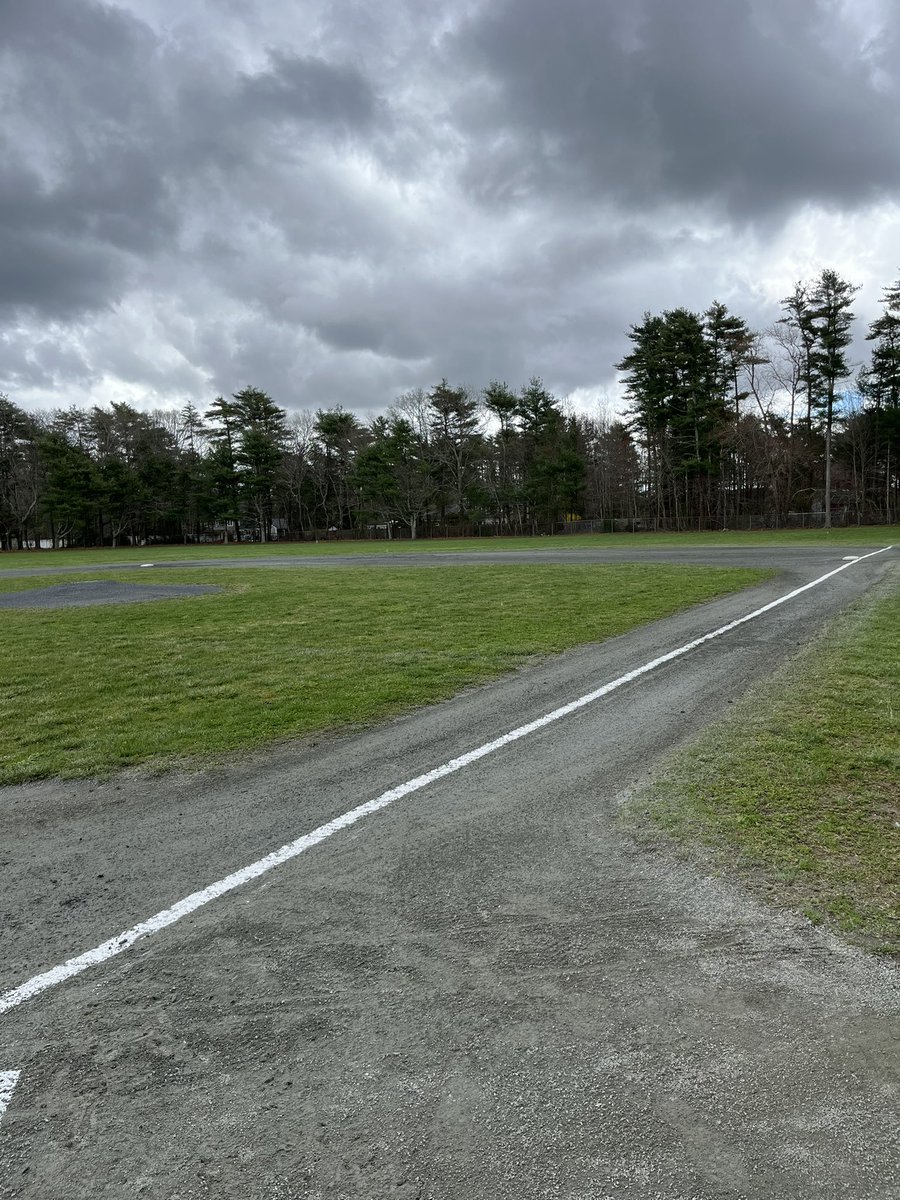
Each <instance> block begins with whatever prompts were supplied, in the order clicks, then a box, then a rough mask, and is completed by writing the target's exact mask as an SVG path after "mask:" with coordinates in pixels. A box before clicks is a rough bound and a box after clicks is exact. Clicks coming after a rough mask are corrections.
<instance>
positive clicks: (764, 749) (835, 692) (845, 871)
mask: <svg viewBox="0 0 900 1200" xmlns="http://www.w3.org/2000/svg"><path fill="white" fill-rule="evenodd" d="M891 579H892V582H888V583H887V584H886V585H883V587H882V588H881V589H879V594H878V595H877V596H876V598H875V599H870V600H868V601H867V602H864V603H862V604H860V605H859V606H858V607H856V608H855V609H853V610H851V611H850V612H848V613H846V614H844V615H843V616H842V617H841V618H839V619H838V620H837V621H836V622H835V623H834V625H833V626H832V627H831V629H830V630H829V631H828V632H827V633H826V635H824V636H823V637H822V638H821V639H820V640H818V641H817V642H816V643H815V644H814V645H812V646H810V647H809V648H808V649H807V650H805V651H804V652H803V653H802V654H801V656H800V657H799V658H798V659H797V660H795V661H794V662H793V663H791V664H789V665H788V666H787V667H786V668H784V669H783V670H781V671H780V672H779V673H778V675H777V676H776V677H775V678H774V679H773V680H770V681H768V682H767V683H766V684H763V685H762V686H760V687H759V688H757V689H755V690H754V691H753V692H752V693H751V694H750V695H748V696H747V697H746V699H744V700H743V701H742V702H741V704H740V705H739V706H736V707H735V711H734V713H733V715H731V716H730V717H729V719H728V720H727V721H726V722H723V723H722V724H720V725H718V726H716V727H714V728H712V729H711V730H709V731H708V732H707V733H706V734H705V735H704V736H703V737H702V738H701V739H700V740H699V741H698V742H697V743H695V744H694V745H692V746H691V747H690V748H689V749H688V750H687V751H685V752H683V753H682V754H681V755H679V756H678V758H677V759H676V760H675V762H674V764H673V767H672V770H671V772H670V774H669V775H668V776H667V777H666V778H665V779H663V780H662V781H661V782H660V783H659V784H658V785H656V786H655V787H654V788H653V789H652V790H651V792H650V793H649V795H648V796H645V797H643V798H641V800H640V801H639V802H638V805H637V811H636V813H635V814H632V815H634V816H637V818H638V819H639V820H644V819H646V818H648V817H649V818H650V819H652V820H653V821H655V822H656V823H658V825H660V826H661V827H662V828H663V829H664V830H665V831H667V833H668V834H669V835H670V836H671V837H673V838H674V839H676V841H677V842H679V843H681V844H682V845H685V846H691V845H696V844H697V843H700V844H702V845H703V846H705V847H707V848H708V851H709V854H710V856H711V861H712V863H714V864H718V866H719V867H720V868H721V867H724V868H726V869H727V870H728V871H729V873H731V872H732V871H735V870H736V871H738V872H739V873H742V874H743V875H744V876H745V878H746V879H747V880H748V881H749V882H750V883H751V886H760V887H761V888H762V890H763V893H764V895H765V896H766V898H767V899H768V900H774V901H776V902H780V903H783V904H786V905H788V906H790V907H793V908H795V909H797V910H799V911H802V912H805V913H806V914H807V915H808V916H809V917H810V918H811V919H813V920H815V921H820V920H822V921H826V922H828V923H829V924H832V925H834V926H835V927H837V928H839V929H840V930H842V931H843V932H845V933H848V934H850V935H851V936H852V937H853V938H855V939H857V940H859V941H861V942H863V943H864V944H866V945H868V946H870V947H873V948H875V949H880V950H882V951H884V952H887V953H891V954H894V955H900V689H898V681H900V578H898V574H897V572H896V571H895V572H894V573H893V575H892V577H891Z"/></svg>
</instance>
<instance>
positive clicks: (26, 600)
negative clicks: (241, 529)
mask: <svg viewBox="0 0 900 1200" xmlns="http://www.w3.org/2000/svg"><path fill="white" fill-rule="evenodd" d="M221 590H222V589H221V588H218V587H211V586H206V585H205V584H203V585H201V584H175V583H147V584H144V583H115V582H113V581H112V580H110V579H89V580H85V581H84V582H83V583H57V584H53V585H52V586H51V587H44V588H32V589H30V590H29V591H26V592H7V593H6V594H3V593H0V608H86V607H88V606H89V605H93V604H138V603H143V602H144V601H147V600H171V599H174V598H175V597H176V596H203V595H205V594H207V593H208V592H220V591H221Z"/></svg>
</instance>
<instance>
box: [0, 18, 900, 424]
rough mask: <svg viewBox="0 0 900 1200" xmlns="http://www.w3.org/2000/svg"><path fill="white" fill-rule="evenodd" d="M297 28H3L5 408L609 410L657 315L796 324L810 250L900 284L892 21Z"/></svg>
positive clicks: (412, 23) (403, 23)
mask: <svg viewBox="0 0 900 1200" xmlns="http://www.w3.org/2000/svg"><path fill="white" fill-rule="evenodd" d="M271 9H272V6H267V5H263V4H261V3H256V4H254V3H250V2H248V3H247V4H246V5H244V6H242V7H241V10H232V9H228V10H227V19H226V15H223V14H222V13H221V12H220V9H219V6H214V5H206V4H204V3H202V2H201V0H196V2H194V3H187V4H186V5H184V6H183V12H182V14H181V17H180V19H179V21H177V22H174V21H172V20H171V19H170V18H169V9H168V6H165V5H160V6H155V5H154V4H152V3H149V2H148V3H146V4H142V3H140V2H139V0H132V2H131V3H128V4H126V3H124V2H123V3H121V4H115V3H113V4H97V3H91V2H87V0H35V3H33V4H29V5H21V4H18V3H12V2H10V0H4V2H3V3H2V4H0V19H2V28H3V31H4V38H3V44H2V48H0V102H2V111H3V123H2V126H0V139H2V158H0V317H2V320H3V322H4V324H3V327H2V330H0V347H2V349H3V350H4V351H5V352H4V354H3V355H2V356H0V390H5V391H8V392H9V394H10V395H11V396H12V397H13V398H14V399H16V400H18V401H19V402H20V403H23V402H24V403H27V404H31V405H34V406H41V407H52V406H56V405H61V404H66V403H68V402H70V401H71V399H72V398H73V397H75V398H78V399H79V400H81V401H84V400H85V399H88V400H89V399H94V398H96V399H98V400H99V399H109V398H115V396H116V395H117V394H119V393H118V391H117V389H120V390H121V394H122V396H123V397H127V398H129V399H131V400H132V401H133V402H134V401H136V402H138V403H143V404H146V405H165V404H176V403H180V402H182V401H183V400H184V399H185V398H186V397H188V396H190V398H192V399H194V400H195V401H196V402H198V403H200V404H203V403H205V402H206V400H207V399H208V398H209V397H210V396H211V395H214V394H215V393H216V392H218V391H231V390H234V389H235V388H238V387H240V386H242V385H243V384H245V383H248V382H252V383H254V384H256V385H258V386H261V387H264V388H266V389H267V390H269V391H270V392H271V393H272V394H273V396H275V397H276V399H278V400H279V401H280V402H281V403H284V404H287V405H292V406H305V407H317V406H327V405H330V404H335V403H342V404H344V405H345V406H347V407H354V408H358V409H361V410H370V409H373V408H378V407H380V406H383V405H385V404H387V403H389V402H390V400H391V399H392V398H393V397H394V396H395V395H396V394H397V393H398V392H399V391H402V390H404V389H405V388H407V387H411V386H414V385H415V384H419V383H421V384H426V385H427V384H429V383H431V382H433V381H434V380H435V379H437V378H440V377H441V376H442V375H447V376H448V377H451V378H454V379H458V380H460V381H463V382H467V383H470V384H474V385H480V384H483V383H485V382H487V379H488V378H489V377H491V376H499V377H505V378H508V379H509V380H510V381H511V382H513V383H518V382H520V381H522V380H523V379H524V378H527V376H528V375H530V374H532V373H535V372H537V373H542V374H543V375H544V376H545V378H546V379H547V381H548V383H550V384H551V385H552V386H553V387H554V388H555V389H557V390H558V391H561V392H571V391H575V390H577V389H588V390H589V389H592V388H595V389H597V388H601V387H602V386H604V385H606V384H609V383H610V382H611V380H612V377H613V370H612V364H613V363H614V362H615V360H616V358H617V357H619V355H620V354H621V350H622V346H623V340H624V334H625V331H626V330H627V328H628V326H629V324H630V323H631V322H632V321H633V320H635V319H637V318H638V317H639V316H640V313H641V312H642V311H643V310H645V309H658V308H660V307H663V306H668V305H672V304H686V305H688V306H693V307H704V306H705V305H706V304H707V303H708V302H709V301H710V300H711V299H712V298H713V296H714V295H719V296H721V298H723V299H726V300H727V301H728V303H729V304H731V305H732V307H734V308H736V309H737V310H738V311H742V312H744V313H745V314H746V315H747V316H748V317H749V318H751V319H752V320H766V319H771V317H772V316H774V315H775V313H774V312H773V311H771V303H772V302H771V295H770V294H769V292H770V291H771V287H774V286H776V284H775V283H772V284H771V286H770V287H769V288H768V289H767V287H766V286H764V285H763V284H762V283H758V282H755V281H759V280H763V281H765V280H766V279H771V280H775V281H778V280H780V279H781V278H782V276H783V275H784V273H785V271H787V270H789V269H790V266H791V264H792V261H793V260H792V259H790V255H788V256H787V258H788V261H787V265H786V264H785V253H786V252H785V250H784V245H783V239H784V233H785V230H786V229H788V228H791V227H792V226H791V222H797V221H803V222H804V224H803V237H804V239H805V240H804V252H803V253H804V255H805V257H803V258H802V261H803V262H804V263H805V262H806V261H807V259H809V260H810V261H812V260H813V259H814V258H815V260H816V261H815V268H814V269H817V268H818V267H821V266H823V265H834V264H833V259H832V257H830V256H833V255H834V254H835V253H836V252H837V253H838V255H839V257H840V255H843V258H842V259H841V260H840V261H839V262H838V263H837V264H836V265H838V266H843V265H844V263H848V264H849V267H850V269H851V270H852V269H853V268H854V267H856V268H858V270H859V271H860V272H863V273H864V274H866V276H867V278H868V276H869V275H871V277H872V279H873V280H875V281H877V283H878V284H880V283H883V282H887V281H888V280H889V279H890V278H892V277H893V274H894V273H895V270H896V265H897V264H896V261H895V260H896V259H900V246H898V245H897V241H896V237H895V235H892V234H891V233H890V224H889V221H888V220H887V218H886V217H884V213H885V212H887V208H888V206H890V205H891V204H894V203H896V201H895V197H896V195H897V189H898V185H900V144H898V142H900V133H898V125H897V122H896V119H895V115H894V114H895V113H896V106H897V99H898V96H897V90H898V68H897V65H896V64H897V62H898V61H900V54H895V53H894V51H896V50H897V49H898V45H897V29H896V25H897V18H896V17H894V16H893V15H892V11H891V7H890V6H889V5H887V4H885V5H884V7H883V8H878V7H877V6H873V4H872V3H871V0H869V2H867V3H866V4H865V6H864V7H863V6H862V5H861V3H860V4H854V3H850V2H847V3H844V4H835V3H833V2H831V0H829V2H826V0H822V2H820V3H816V2H814V0H803V2H800V3H796V4H791V5H784V4H779V3H775V2H774V0H729V2H727V3H723V2H722V0H684V2H682V3H679V4H677V5H676V4H672V3H670V0H636V2H635V3H633V4H628V5H624V4H621V3H618V2H613V0H567V2H564V3H561V4H556V5H552V6H551V5H547V4H545V3H543V0H513V2H508V3H497V2H496V0H495V2H492V3H484V4H483V5H482V6H481V7H473V6H472V5H471V4H465V5H463V4H460V5H459V7H458V8H455V7H454V6H453V5H452V4H451V5H449V6H442V7H441V11H440V15H439V16H438V14H437V10H435V9H432V7H431V6H420V5H412V4H402V5H387V4H382V5H378V4H372V5H369V6H367V7H366V8H365V9H364V10H363V9H361V8H360V7H359V6H358V5H356V4H352V3H349V2H348V3H346V4H337V5H335V4H331V5H327V6H322V7H317V5H316V4H314V3H310V4H309V5H305V6H303V8H302V11H301V10H300V9H298V10H296V11H294V10H291V11H290V12H288V11H284V12H282V11H278V12H277V13H276V12H274V11H271ZM879 214H882V215H881V216H879ZM820 219H821V221H823V222H825V223H824V224H822V225H821V227H820V226H819V225H817V223H816V222H817V221H819V220H820ZM836 219H838V220H839V221H844V222H845V224H844V226H842V228H843V229H844V235H843V236H844V244H843V245H838V246H835V244H834V234H833V230H834V227H835V226H834V221H835V220H836ZM856 219H858V220H859V221H860V222H863V223H864V222H865V221H867V220H869V221H870V224H871V225H872V227H873V228H874V227H875V226H877V227H878V228H880V229H883V230H884V229H886V230H888V232H886V233H884V234H883V237H882V243H879V245H881V244H883V243H885V242H886V244H887V247H888V251H889V252H890V251H892V250H894V249H896V253H895V254H892V257H891V259H890V260H888V261H884V262H883V263H881V262H879V261H875V258H876V257H877V254H876V250H877V248H876V247H874V246H873V245H872V244H871V243H872V239H871V238H869V239H868V242H867V240H866V239H865V238H862V239H860V238H857V239H856V240H854V238H855V237H856V234H854V232H853V231H854V229H855V228H856V227H855V226H854V225H853V222H854V220H856ZM879 221H880V222H881V224H880V225H879V224H878V222H879ZM829 222H830V224H829ZM775 247H777V250H776V249H775ZM779 256H780V257H779ZM845 269H846V268H845ZM748 281H749V282H748ZM860 281H862V280H860ZM876 300H877V292H873V294H872V296H871V302H872V303H873V304H874V302H875V301H876ZM767 306H768V307H767Z"/></svg>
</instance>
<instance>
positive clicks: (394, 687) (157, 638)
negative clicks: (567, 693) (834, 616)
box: [0, 564, 770, 783]
mask: <svg viewBox="0 0 900 1200" xmlns="http://www.w3.org/2000/svg"><path fill="white" fill-rule="evenodd" d="M768 574H770V573H769V572H765V571H756V570H746V569H724V568H698V567H686V566H668V565H644V566H633V565H627V566H557V565H551V564H547V565H541V566H517V565H510V566H490V567H487V566H482V567H472V566H461V567H453V566H445V567H443V568H442V569H441V570H440V571H410V570H408V569H403V568H400V569H391V568H388V567H373V568H371V569H368V570H362V571H347V570H342V569H340V568H337V569H331V570H329V569H328V568H322V569H321V570H317V571H314V572H312V571H303V572H293V571H290V572H285V571H280V570H278V569H277V568H276V569H272V570H266V569H265V568H256V569H253V570H247V571H241V570H239V569H235V570H229V571H227V572H226V571H215V572H213V571H203V570H172V571H167V572H166V577H165V582H166V583H173V584H174V583H214V584H216V585H218V586H220V587H221V588H222V589H223V591H222V592H221V593H220V594H216V595H212V594H210V595H203V596H199V597H194V598H190V599H167V600H163V601H153V602H148V603H141V604H128V605H115V606H108V607H94V608H73V609H56V610H41V609H31V610H29V609H16V610H13V609H8V610H5V611H4V612H3V613H2V617H0V729H2V731H3V734H2V738H0V783H12V782H18V781H23V780H27V779H36V778H41V777H46V776H50V775H61V776H67V777H74V776H84V775H93V774H98V773H105V772H108V771H110V770H113V769H116V768H119V767H124V766H129V765H133V764H137V763H147V762H150V763H152V764H153V765H165V764H167V763H171V762H172V761H173V760H177V759H185V758H197V757H198V756H199V757H208V756H215V755H218V754H222V753H225V752H228V751H233V750H237V749H240V748H247V747H257V746H261V745H264V744H266V743H271V742H273V741H276V740H278V739H286V738H293V737H297V736H301V735H304V734H309V733H313V732H315V731H320V730H325V729H333V728H340V727H347V726H352V725H359V724H361V723H366V722H371V721H374V720H378V719H383V718H385V717H388V716H391V715H394V714H397V713H399V712H401V711H403V710H406V709H410V708H412V707H414V706H415V705H419V704H425V703H429V702H433V701H437V700H441V699H443V698H445V697H447V696H450V695H452V694H453V693H455V692H458V691H459V690H460V689H461V688H463V687H465V686H467V685H469V684H475V683H479V682H481V681H483V680H486V679H490V678H492V677H494V676H496V675H499V674H501V673H502V672H505V671H509V670H511V669H513V668H515V667H517V666H520V665H521V664H523V663H525V662H526V661H527V660H528V659H529V658H531V657H532V656H535V655H542V654H549V653H554V652H557V651H561V650H565V649H567V648H569V647H571V646H574V645H577V644H580V643H585V642H592V641H601V640H603V639H604V638H609V637H612V636H615V635H616V634H620V633H623V632H625V631H626V630H628V629H631V628H633V627H634V626H636V625H639V624H641V623H643V622H647V621H654V620H657V619H659V618H661V617H665V616H668V615H669V614H671V613H673V612H676V611H678V610H680V609H683V608H686V607H688V606H690V605H692V604H696V603H698V602H701V601H704V600H710V599H713V598H715V597H717V596H721V595H723V594H724V593H726V592H730V591H735V590H737V589H739V588H742V587H746V586H748V585H749V584H751V583H754V582H756V581H758V580H760V579H762V578H764V577H766V576H767V575H768ZM86 577H87V578H90V576H86ZM77 578H79V576H76V575H71V576H67V577H66V583H71V582H74V581H75V580H76V579H77ZM104 579H106V580H111V579H122V580H123V581H126V582H129V581H130V582H133V581H134V575H133V573H127V574H120V573H117V572H110V573H108V574H104ZM51 582H53V583H55V582H57V580H52V581H51V580H48V579H46V578H44V579H40V578H28V579H19V580H6V581H4V582H3V584H2V585H0V586H2V589H3V590H4V591H20V590H23V589H26V588H27V589H31V588H36V587H46V586H50V585H51Z"/></svg>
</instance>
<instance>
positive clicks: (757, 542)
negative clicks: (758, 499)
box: [0, 525, 900, 571]
mask: <svg viewBox="0 0 900 1200" xmlns="http://www.w3.org/2000/svg"><path fill="white" fill-rule="evenodd" d="M898 542H900V525H859V526H857V525H853V526H849V527H848V528H846V529H805V530H804V529H798V530H788V529H781V530H760V531H753V532H741V531H731V530H721V531H718V532H710V533H636V534H631V533H612V534H609V533H579V534H559V535H554V536H552V537H484V538H434V539H424V540H421V541H415V542H411V541H407V540H402V541H399V540H395V541H390V542H388V541H339V542H274V543H271V544H269V545H260V544H259V543H247V544H241V545H239V546H235V545H227V546H223V545H202V546H144V547H142V548H141V547H137V548H131V547H121V548H119V549H117V550H112V549H99V550H98V549H95V550H40V551H34V550H22V551H14V552H7V553H3V554H0V571H2V570H3V569H17V568H23V567H25V568H28V567H78V566H91V565H95V564H98V563H122V564H123V565H126V564H134V565H137V564H139V563H143V562H167V563H168V562H177V561H180V560H184V559H187V560H192V561H199V560H202V559H206V558H208V559H215V558H230V559H244V558H246V559H253V558H260V557H277V558H293V557H299V558H304V557H307V556H310V555H312V556H331V555H347V554H366V555H386V554H409V553H416V554H418V553H422V554H428V553H433V554H461V553H472V552H476V551H485V552H488V551H489V552H498V551H503V550H585V549H600V550H635V551H640V550H642V549H643V550H660V549H665V550H677V549H679V548H681V547H693V548H701V549H702V548H703V547H707V546H708V547H710V548H715V547H720V548H725V547H730V548H741V549H743V548H752V547H764V546H776V547H780V548H784V547H786V546H791V545H797V546H820V547H823V548H825V547H829V546H832V547H834V548H835V549H838V548H840V547H842V546H872V547H873V548H874V547H877V546H887V545H889V544H891V543H898ZM635 558H636V560H639V559H640V554H639V553H638V554H636V555H635Z"/></svg>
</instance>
